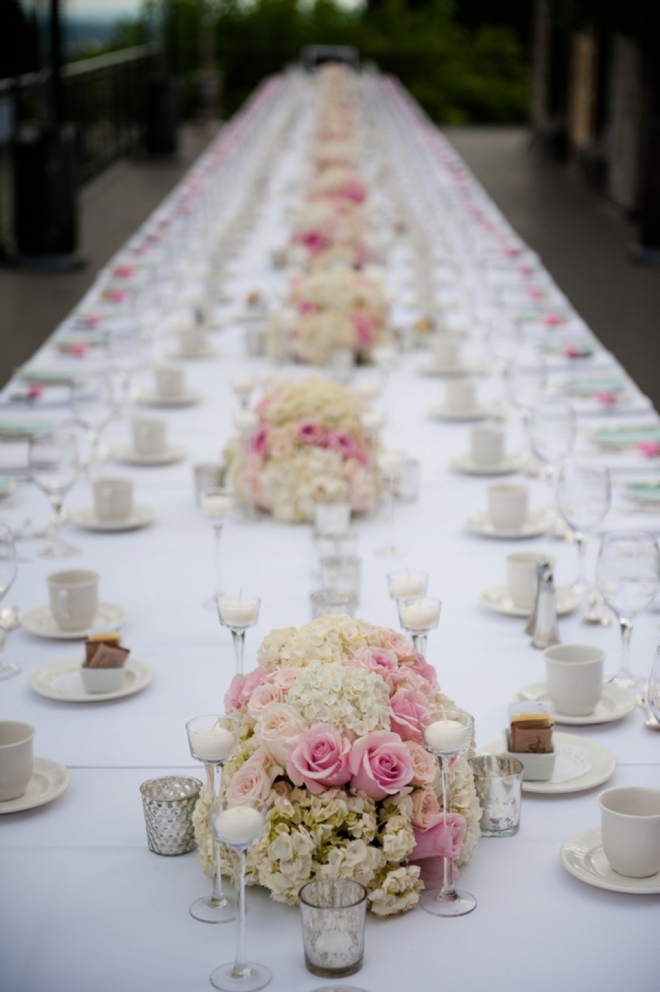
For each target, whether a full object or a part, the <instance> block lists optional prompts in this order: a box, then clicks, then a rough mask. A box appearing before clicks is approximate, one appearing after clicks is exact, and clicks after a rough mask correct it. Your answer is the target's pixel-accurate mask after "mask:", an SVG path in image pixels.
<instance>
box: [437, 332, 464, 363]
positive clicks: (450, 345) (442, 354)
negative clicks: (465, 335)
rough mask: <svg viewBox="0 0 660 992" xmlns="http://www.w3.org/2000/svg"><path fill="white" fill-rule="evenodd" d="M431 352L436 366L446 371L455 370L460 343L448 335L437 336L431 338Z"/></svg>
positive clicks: (458, 361)
mask: <svg viewBox="0 0 660 992" xmlns="http://www.w3.org/2000/svg"><path fill="white" fill-rule="evenodd" d="M432 343H433V352H434V354H435V360H436V363H437V364H438V365H440V366H441V367H442V368H446V369H454V368H457V367H458V365H459V363H460V357H461V342H460V341H459V339H458V338H454V337H451V335H449V334H446V335H445V334H438V335H436V336H435V337H434V338H433V342H432Z"/></svg>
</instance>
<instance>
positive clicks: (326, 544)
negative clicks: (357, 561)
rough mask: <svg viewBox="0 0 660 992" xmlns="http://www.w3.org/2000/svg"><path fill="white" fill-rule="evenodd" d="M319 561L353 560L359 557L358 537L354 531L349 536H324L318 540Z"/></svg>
mask: <svg viewBox="0 0 660 992" xmlns="http://www.w3.org/2000/svg"><path fill="white" fill-rule="evenodd" d="M317 543H318V551H319V559H322V558H333V557H337V556H338V557H340V558H345V557H348V558H352V557H355V555H357V549H358V535H357V534H356V532H355V531H354V530H351V531H349V532H348V534H323V535H320V536H319V537H318V538H317Z"/></svg>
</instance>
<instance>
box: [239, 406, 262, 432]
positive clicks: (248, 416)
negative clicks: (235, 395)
mask: <svg viewBox="0 0 660 992" xmlns="http://www.w3.org/2000/svg"><path fill="white" fill-rule="evenodd" d="M234 424H235V425H236V428H237V430H239V431H241V432H244V433H247V432H248V431H254V430H256V428H257V427H258V426H259V418H258V417H257V415H256V413H253V412H252V410H239V411H238V413H236V414H235V415H234Z"/></svg>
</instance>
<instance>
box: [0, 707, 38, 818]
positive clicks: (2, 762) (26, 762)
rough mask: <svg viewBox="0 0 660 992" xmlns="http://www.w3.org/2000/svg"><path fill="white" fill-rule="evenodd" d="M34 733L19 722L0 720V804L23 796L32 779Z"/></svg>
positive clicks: (30, 727)
mask: <svg viewBox="0 0 660 992" xmlns="http://www.w3.org/2000/svg"><path fill="white" fill-rule="evenodd" d="M35 732H36V731H35V729H34V727H33V726H32V725H31V724H29V723H23V722H22V721H21V720H0V802H7V800H9V799H18V798H19V796H22V795H24V794H25V790H26V789H27V787H28V785H29V784H30V779H31V778H32V767H33V766H32V760H33V759H32V741H33V740H34V735H35Z"/></svg>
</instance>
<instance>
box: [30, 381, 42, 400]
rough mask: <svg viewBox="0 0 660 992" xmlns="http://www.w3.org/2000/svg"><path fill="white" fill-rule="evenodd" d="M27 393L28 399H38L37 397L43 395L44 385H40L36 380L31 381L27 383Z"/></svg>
mask: <svg viewBox="0 0 660 992" xmlns="http://www.w3.org/2000/svg"><path fill="white" fill-rule="evenodd" d="M27 394H28V399H30V400H38V399H39V397H40V396H43V394H44V387H43V386H42V385H40V383H38V382H31V383H30V384H29V385H28V390H27Z"/></svg>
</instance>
